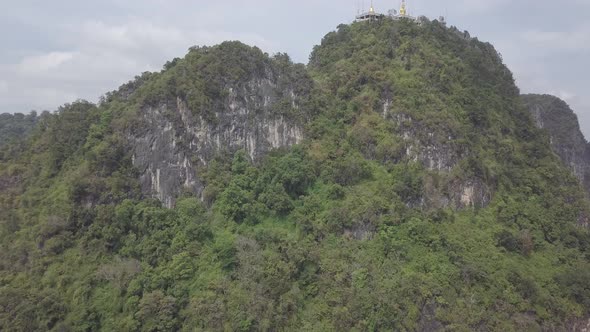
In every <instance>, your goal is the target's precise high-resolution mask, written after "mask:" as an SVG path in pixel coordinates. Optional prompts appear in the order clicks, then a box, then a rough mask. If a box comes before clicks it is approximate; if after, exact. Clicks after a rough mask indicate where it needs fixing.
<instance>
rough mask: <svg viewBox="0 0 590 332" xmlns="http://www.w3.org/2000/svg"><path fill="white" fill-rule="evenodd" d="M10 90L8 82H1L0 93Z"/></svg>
mask: <svg viewBox="0 0 590 332" xmlns="http://www.w3.org/2000/svg"><path fill="white" fill-rule="evenodd" d="M6 90H8V82H6V81H0V92H4V91H6Z"/></svg>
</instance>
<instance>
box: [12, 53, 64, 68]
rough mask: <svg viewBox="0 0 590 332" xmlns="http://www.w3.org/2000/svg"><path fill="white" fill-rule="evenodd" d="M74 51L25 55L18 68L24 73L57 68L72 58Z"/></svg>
mask: <svg viewBox="0 0 590 332" xmlns="http://www.w3.org/2000/svg"><path fill="white" fill-rule="evenodd" d="M74 55H75V54H74V53H71V52H50V53H47V54H42V55H36V56H29V57H25V58H24V59H23V60H22V61H21V63H20V64H19V65H18V68H19V70H20V71H21V72H23V73H37V72H44V71H47V70H50V69H54V68H57V67H59V66H61V65H62V64H64V63H66V62H68V61H70V60H72V59H73V58H74Z"/></svg>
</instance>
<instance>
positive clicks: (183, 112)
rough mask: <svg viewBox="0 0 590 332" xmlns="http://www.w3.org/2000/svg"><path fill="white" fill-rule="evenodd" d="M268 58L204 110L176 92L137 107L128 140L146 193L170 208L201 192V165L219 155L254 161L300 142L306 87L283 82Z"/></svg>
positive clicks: (228, 86) (225, 88) (281, 73)
mask: <svg viewBox="0 0 590 332" xmlns="http://www.w3.org/2000/svg"><path fill="white" fill-rule="evenodd" d="M240 47H246V46H245V45H244V46H240ZM261 56H262V55H261ZM272 61H275V60H274V59H272V60H271V59H268V58H267V59H266V61H264V63H263V66H264V68H263V69H262V70H259V71H257V72H252V73H248V76H249V79H248V80H247V81H244V82H229V83H227V84H225V86H224V87H223V91H220V93H219V94H218V95H219V96H220V97H219V99H218V100H215V101H214V102H213V103H211V104H212V105H215V106H214V107H212V109H208V110H206V112H204V110H195V109H191V108H190V107H189V106H188V103H187V101H186V100H185V99H184V98H182V97H180V96H177V97H176V102H175V103H170V102H162V103H161V104H160V105H157V106H153V105H151V106H149V105H147V106H145V107H144V108H143V109H142V110H141V122H142V130H140V131H138V132H135V133H133V134H130V137H129V141H130V145H131V147H132V149H133V164H134V166H135V167H137V168H138V169H139V172H140V182H141V186H142V189H143V192H144V193H146V194H148V195H151V196H153V197H155V198H158V199H159V200H160V201H161V202H162V203H163V204H164V205H165V206H167V207H172V206H173V205H174V203H175V197H177V196H178V195H179V194H180V193H182V192H183V191H188V192H192V193H194V194H197V195H200V194H201V193H202V190H203V182H202V177H201V176H200V175H199V169H200V168H202V167H203V166H207V164H208V162H210V161H211V160H212V159H213V158H214V157H215V156H216V155H217V154H220V153H223V152H230V153H231V152H235V151H237V150H245V151H246V152H247V154H248V155H249V156H250V158H251V160H252V161H257V160H259V159H260V158H261V157H262V156H264V155H265V154H266V153H267V152H268V151H270V150H271V149H275V148H280V147H286V146H291V145H294V144H297V143H299V142H301V140H302V139H303V126H302V122H303V121H302V119H301V114H302V112H303V111H302V109H301V108H303V107H304V106H303V103H304V99H305V98H306V96H305V91H303V92H302V91H301V90H298V89H297V87H296V86H295V85H294V84H289V83H287V84H285V83H284V82H282V75H285V69H284V68H283V69H277V68H276V67H275V66H274V63H273V62H272ZM291 66H293V65H292V64H291ZM300 79H301V78H300ZM303 79H306V78H305V77H303ZM228 81H229V80H228ZM306 84H308V83H307V82H306ZM302 94H303V95H302ZM285 110H287V111H288V112H285ZM298 115H299V117H298Z"/></svg>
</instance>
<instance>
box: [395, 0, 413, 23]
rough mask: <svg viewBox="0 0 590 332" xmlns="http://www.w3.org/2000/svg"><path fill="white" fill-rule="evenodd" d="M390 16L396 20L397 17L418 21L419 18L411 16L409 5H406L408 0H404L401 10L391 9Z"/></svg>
mask: <svg viewBox="0 0 590 332" xmlns="http://www.w3.org/2000/svg"><path fill="white" fill-rule="evenodd" d="M389 16H390V17H391V18H393V19H394V20H395V19H397V20H399V19H402V18H406V19H410V20H412V21H416V20H417V18H415V17H413V16H410V14H409V13H408V7H407V6H406V0H402V3H401V5H400V7H399V11H397V10H395V9H393V10H390V11H389Z"/></svg>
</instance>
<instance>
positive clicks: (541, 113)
mask: <svg viewBox="0 0 590 332" xmlns="http://www.w3.org/2000/svg"><path fill="white" fill-rule="evenodd" d="M522 99H523V102H524V104H525V106H526V107H527V108H528V109H529V111H530V112H531V114H532V115H533V118H534V119H535V124H536V125H537V127H539V128H541V129H545V130H546V131H547V133H548V134H549V138H550V141H551V149H552V150H553V152H555V154H557V155H558V156H559V158H560V159H561V160H562V161H563V163H564V164H565V165H567V166H568V167H569V168H570V170H571V171H572V172H573V173H574V175H575V176H576V177H577V178H578V179H579V180H580V183H581V184H582V186H583V187H584V189H586V191H587V192H588V193H590V144H588V142H587V141H586V139H585V138H584V135H583V134H582V132H581V130H580V124H579V123H578V117H577V116H576V114H575V113H574V111H573V110H572V109H571V108H570V107H569V106H568V105H567V103H566V102H564V101H563V100H561V99H559V98H557V97H554V96H550V95H535V94H529V95H523V96H522Z"/></svg>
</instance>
